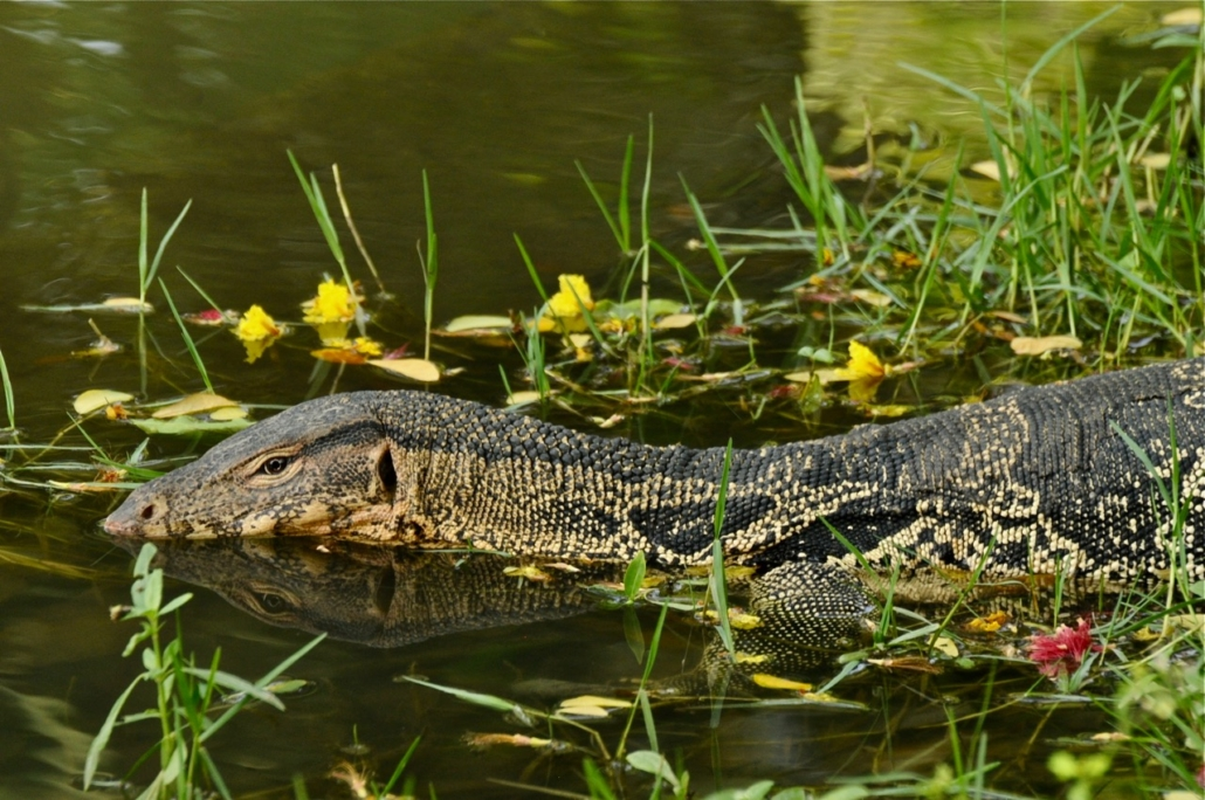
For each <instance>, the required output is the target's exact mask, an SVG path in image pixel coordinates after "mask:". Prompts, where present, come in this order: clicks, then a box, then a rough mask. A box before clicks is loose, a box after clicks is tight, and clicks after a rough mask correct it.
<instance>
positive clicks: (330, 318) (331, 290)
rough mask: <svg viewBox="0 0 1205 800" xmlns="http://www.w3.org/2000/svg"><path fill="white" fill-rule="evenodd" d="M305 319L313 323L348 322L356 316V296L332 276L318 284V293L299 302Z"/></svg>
mask: <svg viewBox="0 0 1205 800" xmlns="http://www.w3.org/2000/svg"><path fill="white" fill-rule="evenodd" d="M301 308H302V310H303V311H305V321H306V322H309V323H313V324H322V323H327V322H350V321H351V320H353V319H355V317H356V298H354V297H353V296H352V293H351V291H349V290H348V288H347V287H346V286H345V285H343V284H342V283H336V282H335V280H334V279H333V278H331V279H329V280H326V281H324V282H323V283H320V284H318V295H317V296H316V297H314V298H313V299H312V300H306V301H305V302H304V303H302V304H301Z"/></svg>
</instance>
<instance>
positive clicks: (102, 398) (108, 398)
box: [71, 389, 134, 414]
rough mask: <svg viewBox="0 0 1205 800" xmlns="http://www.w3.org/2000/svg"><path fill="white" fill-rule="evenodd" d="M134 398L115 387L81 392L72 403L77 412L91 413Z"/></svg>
mask: <svg viewBox="0 0 1205 800" xmlns="http://www.w3.org/2000/svg"><path fill="white" fill-rule="evenodd" d="M133 399H134V395H132V394H126V393H125V392H119V391H117V390H115V389H89V390H87V391H86V392H81V393H80V395H79V396H78V397H76V398H75V400H74V401H73V402H72V404H71V405H72V407H74V408H75V413H76V414H91V413H92V412H93V411H99V410H100V409H102V408H104V407H105V406H108V405H112V404H113V403H125V402H128V401H130V400H133Z"/></svg>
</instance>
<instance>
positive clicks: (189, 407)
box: [151, 392, 245, 419]
mask: <svg viewBox="0 0 1205 800" xmlns="http://www.w3.org/2000/svg"><path fill="white" fill-rule="evenodd" d="M237 405H238V403H237V402H235V401H234V400H230V399H228V398H225V397H222V396H221V395H220V394H212V393H210V392H197V393H196V394H190V395H188V396H186V397H183V398H181V399H179V400H177V401H176V402H174V403H172V404H171V405H168V406H164V407H163V408H161V409H159V410H158V411H156V412H155V413H154V414H152V415H151V416H152V417H154V418H155V419H171V418H173V417H182V416H184V415H185V414H204V413H205V412H207V411H213V410H215V409H218V408H228V407H230V406H237ZM244 416H245V415H244Z"/></svg>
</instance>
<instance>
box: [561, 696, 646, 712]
mask: <svg viewBox="0 0 1205 800" xmlns="http://www.w3.org/2000/svg"><path fill="white" fill-rule="evenodd" d="M574 706H597V707H598V708H631V707H632V702H631V701H630V700H620V699H619V698H617V697H600V696H599V695H596V694H583V695H579V696H577V697H570V698H569V699H567V700H562V701H561V705H560V708H561V709H562V710H563V709H566V708H572V707H574Z"/></svg>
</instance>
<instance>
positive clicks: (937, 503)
mask: <svg viewBox="0 0 1205 800" xmlns="http://www.w3.org/2000/svg"><path fill="white" fill-rule="evenodd" d="M1169 411H1170V413H1171V415H1172V416H1171V419H1172V420H1174V430H1175V435H1176V453H1175V455H1174V457H1173V454H1172V451H1171V446H1170V437H1169V434H1170V430H1171V426H1170V425H1169ZM1113 423H1115V424H1116V426H1118V427H1119V428H1120V429H1121V430H1123V431H1125V432H1126V434H1128V435H1129V436H1130V437H1132V439H1133V440H1134V441H1135V442H1137V444H1138V445H1139V446H1141V448H1142V449H1143V450H1144V451H1145V452H1146V453H1147V454H1149V456H1150V459H1151V461H1152V462H1154V464H1155V466H1156V469H1157V471H1158V473H1159V474H1160V475H1161V476H1162V477H1163V479H1164V481H1165V483H1167V484H1171V483H1172V481H1171V477H1172V475H1173V472H1174V473H1175V474H1176V476H1177V485H1176V488H1177V490H1178V497H1179V498H1180V501H1181V505H1182V506H1183V508H1182V509H1181V510H1182V513H1183V514H1184V515H1185V519H1184V521H1183V525H1182V530H1183V536H1182V538H1180V539H1176V540H1174V541H1173V539H1172V537H1171V533H1172V531H1173V527H1174V526H1173V522H1172V521H1173V518H1174V512H1175V509H1169V508H1168V507H1167V504H1166V503H1165V502H1164V500H1163V499H1162V495H1161V494H1160V492H1159V491H1158V489H1157V487H1156V483H1155V481H1154V480H1153V479H1152V477H1151V476H1150V475H1149V474H1148V471H1147V469H1146V468H1145V467H1144V465H1143V464H1142V462H1141V460H1140V459H1139V458H1138V457H1137V456H1136V455H1135V453H1134V452H1133V451H1132V450H1131V448H1130V447H1129V446H1128V445H1127V444H1126V442H1125V441H1124V440H1123V438H1122V437H1121V436H1120V435H1119V434H1118V433H1117V431H1116V430H1115V429H1114V428H1113V426H1112V424H1113ZM723 455H724V453H723V450H722V449H717V448H713V449H707V450H693V449H689V448H685V447H678V446H674V447H665V448H657V447H647V446H644V445H639V444H634V443H631V442H627V441H622V440H616V439H604V438H600V437H597V436H591V435H587V434H583V433H578V432H574V431H570V430H567V429H564V428H561V427H558V426H555V425H550V424H547V423H543V422H540V421H537V420H534V419H530V418H527V417H523V416H519V415H514V414H509V413H506V412H503V411H498V410H494V409H490V408H487V407H485V406H482V405H479V404H476V403H469V402H464V401H459V400H452V399H448V398H444V397H439V396H436V395H431V394H425V393H418V392H405V391H395V392H356V393H351V394H343V395H336V396H333V397H328V398H323V399H320V400H314V401H310V402H307V403H303V404H301V405H299V406H296V407H294V408H292V409H289V410H288V411H285V412H282V413H280V414H278V415H277V416H275V417H272V418H271V419H269V420H267V421H265V422H261V423H259V424H257V425H255V426H253V427H251V428H250V429H248V430H246V431H244V432H242V433H240V434H238V435H236V436H233V437H231V438H230V439H228V440H226V441H224V442H222V443H221V444H219V445H217V446H216V447H214V448H213V449H212V450H210V451H209V452H208V453H206V454H205V455H204V456H202V457H201V458H200V459H198V460H197V461H195V462H193V463H192V464H190V465H188V466H185V467H182V468H180V469H178V470H176V471H174V472H172V473H170V474H168V475H166V476H164V477H162V478H159V479H157V480H155V481H152V482H151V483H148V484H146V485H144V486H142V487H140V488H139V489H137V490H135V491H134V492H133V493H132V494H131V495H130V496H129V497H128V498H127V499H126V501H125V503H124V504H123V505H122V506H121V507H120V508H118V509H117V510H116V511H115V512H114V513H113V514H112V515H111V516H110V517H109V518H108V520H106V522H105V527H106V529H107V530H108V531H109V532H110V533H112V534H115V535H120V536H143V537H149V538H164V537H193V538H199V537H213V536H268V535H283V534H309V535H314V534H336V535H339V536H343V537H347V538H352V539H363V540H379V541H394V542H400V543H404V544H407V545H411V546H418V547H445V548H446V547H455V546H463V545H464V544H466V543H468V544H472V545H473V546H475V547H480V548H487V549H493V550H501V551H506V552H512V553H520V554H529V555H540V556H553V557H562V558H582V557H588V558H606V559H617V560H627V559H630V558H631V557H632V556H633V555H634V554H635V553H636V552H637V551H640V550H642V551H644V552H645V553H646V554H647V555H648V556H649V557H650V559H651V560H652V561H653V562H654V563H658V564H662V565H681V564H697V563H705V562H707V561H708V560H709V559H710V547H711V540H712V526H713V522H712V520H713V517H714V511H715V498H716V496H717V492H718V482H719V477H720V471H721V464H722V461H723ZM1169 489H1170V486H1169ZM829 525H831V526H832V527H833V528H835V529H836V530H837V531H839V532H840V533H841V534H842V535H843V536H844V537H845V538H846V539H847V540H848V541H849V542H850V543H851V544H852V545H853V546H854V547H856V548H857V549H858V550H860V551H861V552H862V553H863V554H864V555H865V558H866V559H867V561H868V562H869V564H870V565H871V566H873V567H878V568H889V567H890V566H891V565H892V564H897V563H898V564H900V565H902V566H903V567H904V568H905V569H911V568H919V567H923V566H925V565H928V566H932V567H937V568H939V569H948V570H953V571H964V572H970V571H973V570H975V569H976V568H977V567H983V568H984V574H985V575H987V576H1025V575H1034V574H1039V575H1049V574H1064V575H1075V576H1077V577H1079V578H1092V579H1099V580H1102V581H1109V582H1122V583H1136V582H1141V583H1145V582H1149V581H1151V580H1154V579H1159V578H1166V577H1167V573H1168V570H1169V569H1170V568H1171V567H1172V566H1173V562H1172V560H1171V559H1170V558H1169V553H1174V554H1175V561H1176V563H1177V564H1179V565H1182V566H1184V567H1185V568H1186V571H1187V574H1188V575H1190V576H1192V577H1194V578H1200V577H1203V576H1205V559H1203V558H1202V549H1203V545H1202V536H1203V535H1205V359H1194V360H1190V361H1181V362H1175V363H1169V364H1161V365H1157V366H1153V367H1146V368H1143V369H1137V370H1129V371H1124V372H1117V373H1112V374H1108V375H1102V376H1095V377H1090V378H1084V379H1082V380H1078V381H1074V382H1071V383H1068V384H1062V385H1054V386H1046V387H1037V388H1027V389H1022V390H1018V391H1016V392H1013V393H1011V394H1009V395H1007V396H1005V397H1003V398H1000V399H998V400H993V401H990V402H986V403H980V404H972V405H968V406H964V407H962V408H958V409H954V410H951V411H946V412H943V413H939V414H933V415H931V416H928V417H923V418H919V419H911V420H905V421H902V422H897V423H893V424H890V425H882V426H880V425H866V426H863V427H860V428H857V429H855V430H853V431H852V432H850V433H848V434H845V435H843V436H835V437H829V438H824V439H818V440H815V441H810V442H802V443H796V444H789V445H783V446H780V447H767V448H761V449H758V450H743V451H736V452H734V453H733V459H732V470H731V477H730V484H729V493H728V506H727V515H726V517H725V523H724V531H723V542H724V550H725V553H726V554H727V555H728V557H730V558H731V559H733V560H734V561H738V562H744V563H750V564H755V565H761V566H764V567H769V568H773V567H778V566H780V565H789V564H792V563H799V562H805V563H810V564H817V565H818V564H825V563H830V564H831V563H834V562H835V561H840V562H842V563H843V564H844V565H846V566H849V567H852V566H854V565H855V564H856V561H855V559H854V556H852V555H851V554H850V553H849V552H848V551H847V550H846V549H845V547H844V545H842V544H841V543H840V542H839V541H838V540H837V539H836V537H834V536H833V534H832V533H831V531H830V528H829V527H828V526H829Z"/></svg>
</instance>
